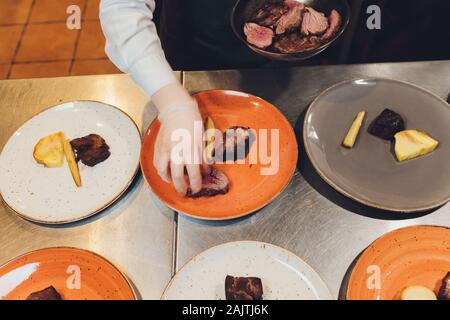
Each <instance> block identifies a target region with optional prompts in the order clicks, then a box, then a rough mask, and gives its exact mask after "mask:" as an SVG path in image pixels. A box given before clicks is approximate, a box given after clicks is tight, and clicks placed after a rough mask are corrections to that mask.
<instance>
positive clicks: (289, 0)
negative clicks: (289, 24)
mask: <svg viewBox="0 0 450 320" xmlns="http://www.w3.org/2000/svg"><path fill="white" fill-rule="evenodd" d="M284 3H285V4H286V5H287V6H288V7H289V8H290V9H292V8H295V7H299V8H301V9H302V10H303V9H305V4H304V3H303V2H300V1H299V0H284Z"/></svg>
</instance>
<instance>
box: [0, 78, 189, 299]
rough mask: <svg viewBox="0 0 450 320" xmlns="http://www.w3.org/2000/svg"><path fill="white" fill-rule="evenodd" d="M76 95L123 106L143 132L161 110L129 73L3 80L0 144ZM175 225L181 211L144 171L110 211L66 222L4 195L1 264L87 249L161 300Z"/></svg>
mask: <svg viewBox="0 0 450 320" xmlns="http://www.w3.org/2000/svg"><path fill="white" fill-rule="evenodd" d="M178 76H180V74H178ZM73 100H98V101H102V102H106V103H109V104H112V105H115V106H117V107H120V108H122V109H123V110H125V111H126V112H127V113H128V114H130V116H131V117H132V118H133V119H134V120H135V122H136V123H137V125H138V126H139V127H140V128H142V132H143V131H144V130H145V129H146V128H147V127H148V125H149V123H150V122H151V121H152V120H153V118H154V117H155V115H156V111H155V109H154V108H153V107H152V106H151V105H150V103H149V101H148V99H147V98H146V97H145V95H144V94H143V93H142V92H141V91H140V90H139V89H138V88H137V87H136V86H135V85H134V84H133V83H132V81H131V80H130V79H129V78H128V77H127V76H126V75H108V76H89V77H72V78H54V79H33V80H12V81H0V119H1V122H0V150H1V149H2V148H3V146H4V144H5V143H6V141H7V140H8V138H9V137H10V135H11V134H12V133H13V132H14V131H15V130H16V129H17V128H18V127H19V126H20V125H21V124H22V123H23V122H25V121H26V120H28V119H29V118H30V117H31V116H32V115H34V114H36V113H38V112H39V111H41V110H43V109H45V108H47V107H49V106H52V105H55V104H59V103H61V102H66V101H73ZM174 226H175V224H174V213H173V212H172V211H171V210H170V209H168V208H166V207H165V206H164V205H161V204H160V203H159V201H157V200H156V199H154V198H153V196H152V194H151V192H150V191H149V189H148V188H147V186H146V185H145V182H144V179H143V178H142V176H141V175H140V174H138V177H137V179H136V180H135V182H134V183H133V185H132V186H131V188H130V189H129V191H128V192H127V193H126V194H125V195H124V196H123V197H122V198H120V200H119V201H117V202H116V203H115V204H113V205H112V206H111V207H110V208H108V209H106V210H105V211H104V212H102V213H100V214H98V215H96V216H94V217H92V218H90V219H87V220H85V221H82V222H79V223H75V224H69V225H64V226H60V227H48V226H43V225H37V224H34V223H30V222H27V221H25V220H22V219H21V218H19V217H18V216H17V215H16V214H14V213H13V212H12V211H11V210H10V209H9V208H7V207H6V205H5V203H4V202H3V201H2V203H1V206H0V265H1V264H3V263H5V262H6V261H8V260H10V259H12V258H14V257H16V256H18V255H20V254H23V253H26V252H28V251H31V250H35V249H39V248H44V247H52V246H73V247H78V248H84V249H88V250H92V251H94V252H96V253H99V254H101V255H102V256H104V257H105V258H107V259H109V260H110V261H111V262H113V263H114V264H115V265H116V266H118V267H119V268H120V269H121V270H122V271H123V272H124V273H125V274H126V275H127V276H128V277H129V278H130V280H131V281H132V282H133V284H134V285H135V286H136V287H137V288H138V291H139V293H140V295H141V296H142V298H146V299H159V297H160V295H161V292H162V291H163V289H164V287H165V285H166V284H167V282H168V281H169V279H170V277H171V275H172V266H173V239H174V230H175V227H174Z"/></svg>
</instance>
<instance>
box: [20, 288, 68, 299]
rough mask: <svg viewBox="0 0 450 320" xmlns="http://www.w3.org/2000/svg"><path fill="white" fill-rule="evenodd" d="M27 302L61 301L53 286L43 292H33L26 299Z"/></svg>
mask: <svg viewBox="0 0 450 320" xmlns="http://www.w3.org/2000/svg"><path fill="white" fill-rule="evenodd" d="M27 300H62V298H61V295H60V294H59V293H58V291H56V289H55V288H54V287H53V286H50V287H48V288H45V289H44V290H41V291H37V292H33V293H32V294H30V295H29V296H28V297H27Z"/></svg>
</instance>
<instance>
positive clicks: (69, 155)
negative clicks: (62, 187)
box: [64, 139, 81, 187]
mask: <svg viewBox="0 0 450 320" xmlns="http://www.w3.org/2000/svg"><path fill="white" fill-rule="evenodd" d="M64 154H65V155H66V160H67V164H68V165H69V169H70V173H71V174H72V177H73V181H75V184H76V185H77V187H81V176H80V170H79V168H78V163H77V161H76V160H75V154H74V152H73V149H72V146H71V145H70V141H69V140H65V139H64Z"/></svg>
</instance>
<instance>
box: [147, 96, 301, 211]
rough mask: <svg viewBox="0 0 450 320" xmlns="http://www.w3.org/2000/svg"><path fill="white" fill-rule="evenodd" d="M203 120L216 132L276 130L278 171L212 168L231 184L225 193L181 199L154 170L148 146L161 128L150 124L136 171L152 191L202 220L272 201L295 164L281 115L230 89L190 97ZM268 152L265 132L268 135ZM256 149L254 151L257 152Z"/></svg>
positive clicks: (156, 123)
mask: <svg viewBox="0 0 450 320" xmlns="http://www.w3.org/2000/svg"><path fill="white" fill-rule="evenodd" d="M194 98H195V99H197V101H198V104H199V108H200V112H201V113H202V117H203V118H206V117H207V116H210V117H211V118H212V119H213V120H214V123H215V126H216V128H218V129H220V130H221V131H225V130H226V129H228V128H229V127H232V126H244V127H250V128H252V129H254V130H256V134H257V140H256V141H255V143H254V144H253V145H252V148H255V147H257V145H258V141H259V134H258V129H268V132H270V129H279V147H280V150H279V151H280V152H279V170H278V173H277V174H275V175H270V176H263V175H261V174H260V169H261V168H263V167H267V166H265V165H263V164H261V163H260V161H259V160H258V163H256V164H253V165H250V164H249V163H248V162H249V161H248V157H247V159H246V164H232V165H230V164H216V165H215V167H216V168H218V169H219V170H222V171H223V172H225V174H226V175H227V176H228V178H229V180H230V191H229V192H228V193H227V194H225V195H218V196H215V197H211V198H206V197H204V198H199V199H191V198H187V197H183V196H180V195H179V194H178V193H177V192H176V191H175V188H174V187H173V186H172V184H169V183H166V182H164V181H163V180H162V179H161V178H160V177H159V176H158V174H157V172H156V169H155V167H154V166H153V145H154V142H155V139H156V136H157V134H158V130H159V126H160V123H159V121H157V120H155V121H154V122H153V123H152V124H151V125H150V128H149V129H148V131H147V133H146V135H145V138H144V142H143V144H142V150H141V168H142V172H143V174H144V177H145V179H146V180H147V182H148V184H149V186H150V188H151V189H152V190H153V192H154V193H155V194H156V195H157V196H158V197H159V198H160V199H161V200H162V201H163V202H165V203H166V205H168V206H169V207H170V208H172V209H174V210H176V211H178V212H180V213H184V214H186V215H188V216H191V217H195V218H200V219H206V220H226V219H233V218H238V217H242V216H244V215H247V214H250V213H252V212H254V211H256V210H258V209H260V208H262V207H264V206H265V205H267V204H268V203H269V202H270V201H272V200H273V199H274V198H275V197H276V196H278V195H279V194H280V193H281V192H282V190H283V189H284V188H285V187H286V185H287V184H288V183H289V181H290V179H291V177H292V175H293V174H294V171H295V166H296V163H297V152H298V150H297V141H296V138H295V134H294V131H293V129H292V127H291V125H290V124H289V122H288V121H287V119H286V118H285V117H284V116H283V114H282V113H281V112H280V111H279V110H278V109H277V108H276V107H274V106H273V105H272V104H270V103H268V102H267V101H264V100H263V99H261V98H258V97H255V96H253V95H249V94H246V93H242V92H237V91H230V90H211V91H204V92H200V93H197V94H195V95H194ZM267 137H268V141H269V146H268V154H269V155H270V154H272V151H271V148H270V133H268V134H267ZM258 149H259V148H258Z"/></svg>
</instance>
